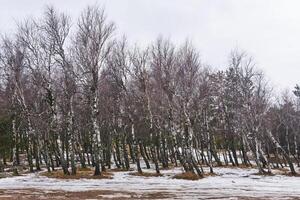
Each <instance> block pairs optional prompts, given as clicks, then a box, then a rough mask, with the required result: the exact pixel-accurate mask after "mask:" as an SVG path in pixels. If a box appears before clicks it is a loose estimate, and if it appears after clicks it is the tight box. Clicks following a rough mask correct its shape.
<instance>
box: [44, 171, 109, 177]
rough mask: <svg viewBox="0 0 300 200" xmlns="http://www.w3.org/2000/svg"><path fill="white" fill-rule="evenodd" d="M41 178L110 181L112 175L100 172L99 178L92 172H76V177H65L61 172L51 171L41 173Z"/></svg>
mask: <svg viewBox="0 0 300 200" xmlns="http://www.w3.org/2000/svg"><path fill="white" fill-rule="evenodd" d="M40 175H41V176H46V177H48V178H57V179H81V178H86V179H112V174H111V173H109V172H102V174H101V175H100V176H94V171H93V170H91V169H90V170H84V171H81V170H78V171H77V173H76V175H65V174H64V173H63V171H62V170H57V171H52V172H50V173H49V172H42V173H40Z"/></svg>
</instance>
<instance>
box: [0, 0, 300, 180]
mask: <svg viewBox="0 0 300 200" xmlns="http://www.w3.org/2000/svg"><path fill="white" fill-rule="evenodd" d="M16 27H17V28H16V31H15V33H14V34H10V35H9V36H5V34H4V35H3V37H2V38H1V42H0V44H1V45H0V75H1V81H0V172H1V171H2V170H3V168H4V166H7V165H8V162H11V163H12V168H13V170H14V173H15V174H18V166H20V165H21V163H22V162H21V159H20V156H21V155H25V162H24V163H25V167H27V168H28V169H29V170H30V171H31V172H34V171H39V170H41V169H43V168H45V169H47V170H48V171H49V172H51V171H53V170H56V168H59V167H61V168H62V169H63V172H64V174H65V175H76V172H77V169H78V168H86V167H87V166H90V167H94V170H95V171H94V175H95V176H100V175H102V172H105V171H106V169H110V168H118V169H123V170H130V168H131V167H132V166H136V168H137V170H138V172H139V173H143V166H145V167H146V168H153V169H155V171H156V173H157V174H160V170H161V169H163V168H168V167H170V166H180V167H182V168H183V169H184V171H185V172H190V173H193V174H195V175H197V176H199V177H203V176H204V171H203V166H208V167H209V169H210V173H213V172H214V167H216V166H234V167H239V166H247V167H250V166H251V167H255V168H257V170H258V172H259V173H261V174H271V173H272V170H273V169H276V168H283V167H286V166H287V167H289V170H290V173H291V174H292V175H296V174H297V172H296V170H295V167H296V165H298V166H299V164H300V163H299V159H300V153H299V138H300V135H299V134H300V126H299V122H300V112H299V111H300V109H299V102H300V88H299V86H296V87H295V89H294V90H293V91H290V93H288V94H290V95H285V94H283V95H282V96H280V97H276V94H274V93H273V92H272V89H271V87H270V86H269V84H268V82H267V81H266V78H265V76H264V74H263V73H262V72H261V71H260V70H259V69H257V68H256V67H255V61H254V59H253V58H251V57H250V56H248V55H247V54H246V53H245V52H242V51H238V50H234V51H232V53H231V54H230V55H229V59H228V60H229V61H228V64H227V66H224V69H223V70H216V69H213V68H211V67H210V66H208V65H205V64H203V63H202V62H201V57H200V52H199V51H198V50H197V49H196V48H195V47H194V46H193V42H192V41H186V42H184V43H183V44H175V43H173V42H172V41H170V40H168V39H165V38H163V37H158V38H157V40H155V41H154V42H152V43H149V45H147V46H146V47H141V46H137V45H136V46H134V45H132V44H130V43H129V42H128V41H127V40H126V37H125V36H123V37H119V36H118V35H119V34H118V30H117V28H116V25H115V23H114V22H111V21H110V20H109V17H107V16H106V13H105V11H104V10H103V9H102V8H100V7H97V6H89V7H87V8H86V9H84V10H83V11H82V13H81V15H80V17H79V19H78V20H77V21H76V20H72V19H71V18H70V17H69V16H67V15H66V14H64V13H61V12H59V11H58V10H56V9H55V8H53V7H47V8H46V9H45V12H44V14H43V16H42V17H41V18H38V19H31V18H28V19H26V20H25V21H23V22H20V23H18V24H17V26H16Z"/></svg>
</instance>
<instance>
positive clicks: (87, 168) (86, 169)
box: [77, 167, 93, 172]
mask: <svg viewBox="0 0 300 200" xmlns="http://www.w3.org/2000/svg"><path fill="white" fill-rule="evenodd" d="M77 171H79V172H90V171H93V170H92V169H91V168H89V167H85V168H78V169H77Z"/></svg>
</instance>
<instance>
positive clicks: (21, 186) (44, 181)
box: [0, 167, 300, 200]
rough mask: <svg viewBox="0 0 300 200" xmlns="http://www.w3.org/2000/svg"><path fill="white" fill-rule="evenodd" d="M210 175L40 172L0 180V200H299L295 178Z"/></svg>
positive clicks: (220, 171) (299, 181) (249, 172)
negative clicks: (87, 176) (62, 174)
mask: <svg viewBox="0 0 300 200" xmlns="http://www.w3.org/2000/svg"><path fill="white" fill-rule="evenodd" d="M204 170H205V171H206V172H208V169H207V168H204ZM144 171H145V172H154V171H152V170H147V169H144ZM298 171H299V169H298ZM214 172H215V174H214V175H213V176H206V177H204V178H203V179H200V180H181V179H174V175H175V174H180V173H182V169H181V168H173V169H168V170H161V174H162V176H158V177H151V176H150V177H144V176H135V175H132V172H126V171H115V172H111V173H112V178H111V179H85V178H83V179H58V178H48V177H45V176H43V175H42V173H41V172H40V173H35V174H26V175H22V176H15V177H9V178H2V179H0V199H1V200H2V199H7V200H15V199H26V200H27V199H33V200H34V199H75V200H76V199H86V200H91V199H300V178H299V177H291V176H287V175H285V174H282V173H284V171H282V170H281V171H279V170H278V171H276V170H274V172H275V174H276V175H272V176H261V175H257V174H256V172H257V170H256V169H252V168H231V167H226V168H218V167H217V168H214Z"/></svg>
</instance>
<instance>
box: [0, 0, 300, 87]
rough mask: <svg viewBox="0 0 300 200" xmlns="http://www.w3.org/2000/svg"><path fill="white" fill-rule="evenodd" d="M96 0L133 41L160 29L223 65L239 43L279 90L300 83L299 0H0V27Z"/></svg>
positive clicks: (207, 59)
mask: <svg viewBox="0 0 300 200" xmlns="http://www.w3.org/2000/svg"><path fill="white" fill-rule="evenodd" d="M95 2H98V4H99V5H105V8H106V12H107V15H108V18H109V19H111V20H113V21H115V22H116V24H117V27H118V32H119V33H124V34H126V35H127V36H128V38H129V40H130V41H132V42H137V43H142V44H146V43H149V42H151V41H153V40H155V38H156V37H157V36H158V35H159V34H161V35H164V36H166V37H169V38H170V39H172V40H173V41H174V42H175V43H179V42H182V41H184V40H185V39H186V38H189V39H191V40H192V41H193V42H194V44H195V46H196V47H197V48H198V49H199V50H200V53H201V58H202V60H203V62H205V63H207V64H210V65H212V66H213V67H216V68H221V67H224V66H226V64H227V59H228V54H229V53H230V51H231V50H232V49H234V48H236V47H238V48H239V49H242V50H245V51H247V52H248V53H249V54H250V55H251V56H253V57H254V58H255V61H256V63H257V66H258V67H259V68H261V69H263V70H264V72H265V73H266V75H267V77H268V79H270V81H271V82H272V83H273V85H274V86H276V87H277V90H279V89H284V88H287V87H288V88H292V87H293V86H294V85H295V84H296V83H297V82H298V83H300V79H299V76H300V55H299V54H300V12H299V10H300V1H298V0H98V1H96V0H0V32H2V33H3V32H8V31H11V30H13V28H14V27H15V25H14V23H15V20H20V19H22V18H24V17H26V16H39V15H40V14H41V13H42V11H43V8H44V7H45V5H47V4H52V5H54V6H55V7H57V8H58V9H59V10H61V11H66V12H67V13H68V14H70V15H71V16H72V17H73V18H76V16H77V15H78V14H79V12H80V11H81V10H82V9H83V8H84V7H85V6H86V5H89V4H92V5H93V4H95Z"/></svg>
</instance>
